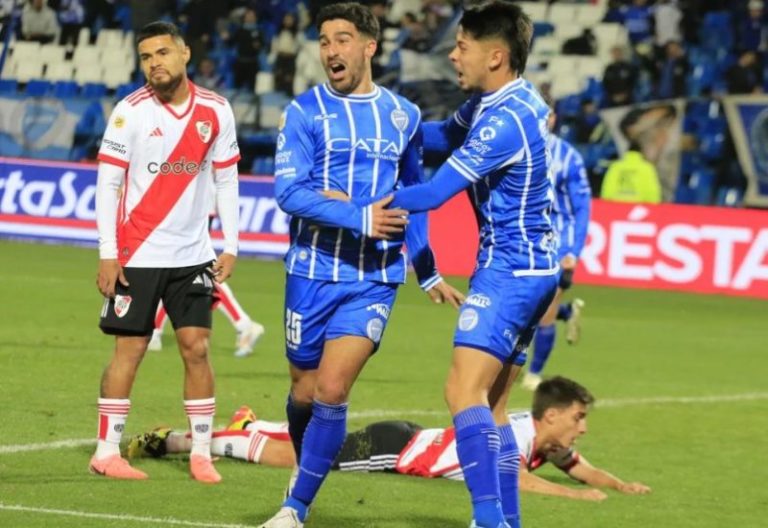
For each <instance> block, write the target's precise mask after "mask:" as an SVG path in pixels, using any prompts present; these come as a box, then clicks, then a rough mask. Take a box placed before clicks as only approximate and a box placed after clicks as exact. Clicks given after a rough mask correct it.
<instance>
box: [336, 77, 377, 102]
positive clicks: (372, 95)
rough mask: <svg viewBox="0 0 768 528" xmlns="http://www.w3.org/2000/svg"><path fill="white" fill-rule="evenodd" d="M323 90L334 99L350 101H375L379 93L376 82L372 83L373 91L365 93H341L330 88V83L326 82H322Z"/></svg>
mask: <svg viewBox="0 0 768 528" xmlns="http://www.w3.org/2000/svg"><path fill="white" fill-rule="evenodd" d="M323 90H325V93H326V94H328V95H329V96H330V97H333V98H334V99H344V100H347V101H349V102H351V103H368V102H370V101H375V100H376V99H378V98H379V96H380V95H381V88H379V86H378V85H377V84H374V85H373V91H372V92H369V93H367V94H343V93H341V92H337V91H336V90H334V89H333V88H331V85H330V84H329V83H327V82H326V83H323Z"/></svg>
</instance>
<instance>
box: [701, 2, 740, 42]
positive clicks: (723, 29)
mask: <svg viewBox="0 0 768 528" xmlns="http://www.w3.org/2000/svg"><path fill="white" fill-rule="evenodd" d="M699 38H700V40H701V45H702V46H703V47H704V48H706V49H710V50H717V49H721V48H722V49H732V48H733V43H734V38H733V25H732V22H731V14H730V13H729V12H728V11H709V12H708V13H706V14H705V15H704V20H703V21H702V24H701V28H700V30H699Z"/></svg>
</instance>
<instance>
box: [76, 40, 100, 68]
mask: <svg viewBox="0 0 768 528" xmlns="http://www.w3.org/2000/svg"><path fill="white" fill-rule="evenodd" d="M99 55H100V52H99V48H97V47H96V46H87V45H83V43H82V42H81V43H80V45H79V46H78V47H76V48H75V53H74V55H72V62H73V63H74V65H75V68H78V67H79V66H80V65H86V66H89V65H96V64H99V60H100V57H99Z"/></svg>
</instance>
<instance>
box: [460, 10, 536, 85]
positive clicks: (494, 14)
mask: <svg viewBox="0 0 768 528" xmlns="http://www.w3.org/2000/svg"><path fill="white" fill-rule="evenodd" d="M459 24H460V25H461V28H462V30H464V31H465V32H467V33H469V34H470V35H471V36H472V38H474V39H477V40H483V39H488V38H501V39H503V40H504V41H505V42H506V43H507V46H509V65H510V66H511V67H512V69H513V70H515V71H516V72H517V73H518V74H522V73H523V72H524V71H525V64H526V63H527V62H528V50H529V48H530V47H531V39H532V38H533V23H532V22H531V19H530V17H529V16H528V15H526V14H525V13H524V12H523V10H522V9H520V6H519V5H516V4H513V3H512V2H509V1H506V0H488V1H476V0H475V1H471V2H466V4H465V6H464V14H463V15H462V17H461V21H459Z"/></svg>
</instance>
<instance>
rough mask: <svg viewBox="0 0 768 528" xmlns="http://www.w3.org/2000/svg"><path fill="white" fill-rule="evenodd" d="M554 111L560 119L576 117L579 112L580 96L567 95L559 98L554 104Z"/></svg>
mask: <svg viewBox="0 0 768 528" xmlns="http://www.w3.org/2000/svg"><path fill="white" fill-rule="evenodd" d="M555 111H556V113H557V116H558V118H560V119H568V118H573V117H577V116H578V115H579V114H580V113H581V96H580V95H567V96H565V97H563V98H561V99H559V100H558V101H557V103H556V104H555Z"/></svg>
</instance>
